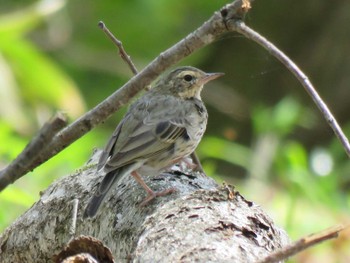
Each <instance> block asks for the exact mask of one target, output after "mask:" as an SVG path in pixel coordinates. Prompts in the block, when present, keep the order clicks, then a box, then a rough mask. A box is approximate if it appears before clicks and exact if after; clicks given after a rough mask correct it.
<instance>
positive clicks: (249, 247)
mask: <svg viewBox="0 0 350 263" xmlns="http://www.w3.org/2000/svg"><path fill="white" fill-rule="evenodd" d="M99 155H100V151H96V152H95V153H94V154H93V156H92V158H91V159H90V160H89V162H88V163H87V164H86V166H85V167H83V168H82V169H80V170H78V171H77V172H76V173H74V174H72V175H70V176H67V177H65V178H62V179H60V180H58V181H56V182H54V183H53V184H52V185H51V186H50V187H49V188H48V189H47V190H46V191H45V192H44V193H43V194H42V195H41V197H40V200H39V201H38V202H36V203H35V204H34V205H33V206H32V207H31V208H30V209H29V210H28V211H27V212H25V213H24V214H23V215H22V216H20V217H19V218H18V219H17V220H16V221H15V222H14V223H13V224H12V225H11V226H10V227H8V228H7V229H6V230H5V231H4V233H3V234H2V235H1V236H0V262H3V263H7V262H50V261H53V260H54V256H56V257H55V261H56V262H62V259H63V258H62V254H61V255H60V256H58V255H59V253H60V252H61V251H62V250H63V249H64V247H65V246H66V245H67V244H68V243H69V241H70V240H72V239H74V238H75V237H79V236H82V235H83V236H91V237H95V238H97V239H99V240H101V241H102V243H103V244H104V246H106V247H107V248H109V249H110V251H111V253H112V255H113V257H114V260H115V262H195V261H197V262H226V261H230V262H254V261H257V260H258V259H261V258H263V257H265V256H267V255H268V254H270V253H271V252H272V251H274V250H276V249H278V248H281V247H283V246H285V245H287V244H288V243H289V239H288V236H287V235H286V233H285V232H284V231H283V230H282V229H280V228H278V227H277V226H275V225H274V223H273V221H272V220H271V219H270V218H269V216H268V215H266V213H265V212H264V211H263V210H262V209H261V208H260V207H259V206H258V205H256V204H254V203H253V202H251V201H247V200H246V199H245V198H244V197H243V196H241V195H240V194H239V193H238V192H237V191H235V190H233V188H232V187H231V186H227V185H223V186H218V185H217V184H216V183H215V182H214V181H213V180H212V179H211V178H209V177H207V176H206V175H204V174H201V173H199V172H191V171H189V170H187V171H186V168H185V167H181V165H180V166H175V167H173V168H172V169H171V171H169V172H165V173H163V174H161V175H160V176H158V177H154V178H145V181H146V183H148V184H149V185H150V186H151V187H152V189H154V190H160V189H165V188H168V187H175V188H176V189H177V192H176V193H174V194H171V195H169V196H166V197H160V198H157V199H156V200H155V201H154V202H153V203H151V204H150V205H148V206H146V207H140V206H139V203H140V202H141V201H142V200H143V198H144V197H145V193H144V190H143V189H142V188H141V187H140V186H139V185H138V184H137V183H136V182H135V181H134V179H133V178H132V177H131V176H126V177H124V178H122V179H121V180H120V182H119V184H118V186H117V187H115V189H113V191H111V193H110V194H109V195H108V196H107V197H106V199H105V201H104V203H103V204H102V206H101V208H100V210H99V212H98V214H97V216H96V217H95V218H92V219H85V220H83V219H82V215H83V212H84V209H85V206H86V204H87V202H88V201H89V199H90V197H91V196H92V194H93V192H94V191H95V189H96V186H97V184H98V182H100V181H101V179H102V177H103V176H104V174H102V173H101V174H100V173H96V163H97V160H98V157H99ZM76 199H78V200H79V204H78V213H77V217H76V228H75V233H74V234H71V233H70V232H71V231H70V229H71V224H72V222H73V221H74V220H73V219H74V216H72V215H74V212H73V210H74V209H73V208H74V200H76ZM86 247H89V245H85V246H80V247H79V248H75V249H74V253H76V254H79V253H90V254H91V255H92V256H93V257H95V258H96V259H97V260H98V261H99V262H106V261H103V260H101V258H103V257H101V256H99V255H97V254H98V253H97V252H96V251H95V252H92V250H89V249H88V248H86ZM104 251H105V250H104ZM70 253H71V254H72V252H70ZM74 253H73V254H74ZM96 253H97V254H96ZM99 253H104V252H99ZM84 255H85V254H84ZM86 262H87V261H86ZM89 262H90V261H89ZM91 262H92V261H91Z"/></svg>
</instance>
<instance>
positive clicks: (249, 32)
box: [228, 20, 350, 157]
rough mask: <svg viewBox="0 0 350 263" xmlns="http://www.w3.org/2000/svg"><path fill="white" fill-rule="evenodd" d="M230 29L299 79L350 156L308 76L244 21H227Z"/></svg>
mask: <svg viewBox="0 0 350 263" xmlns="http://www.w3.org/2000/svg"><path fill="white" fill-rule="evenodd" d="M228 26H229V29H230V30H236V31H237V32H239V33H241V34H242V35H244V36H245V37H247V38H249V39H251V40H253V41H254V42H256V43H258V44H259V45H261V46H262V47H263V48H265V49H266V50H267V51H269V52H270V54H271V55H273V56H274V57H275V58H277V59H278V60H279V61H280V62H281V63H282V64H283V65H285V66H286V67H287V68H288V69H289V71H290V72H291V73H293V75H294V76H295V77H296V78H297V79H298V80H299V82H300V83H301V84H302V85H303V87H304V88H305V90H306V91H307V93H308V94H309V95H310V96H311V98H312V100H313V101H314V103H315V104H316V106H317V107H318V109H319V110H320V111H321V113H322V115H323V116H324V118H325V119H326V121H327V122H328V124H329V125H330V127H331V128H332V129H333V131H334V133H335V135H336V136H337V137H338V139H339V141H340V143H341V144H342V145H343V148H344V150H345V152H346V153H347V155H348V157H350V144H349V140H348V139H347V137H346V136H345V134H344V132H343V131H342V129H341V127H340V126H339V124H338V122H337V120H336V119H335V118H334V116H333V114H332V113H331V111H330V110H329V108H328V107H327V105H326V103H324V101H323V100H322V98H321V97H320V95H319V94H318V93H317V91H316V90H315V88H314V86H313V85H312V83H311V81H310V80H309V79H308V77H307V76H306V75H305V74H304V73H303V72H302V71H301V70H300V69H299V67H298V66H297V65H296V64H295V63H294V62H293V61H292V60H291V59H290V58H289V57H287V56H286V55H285V54H284V53H283V52H282V51H281V50H279V49H278V48H277V47H276V46H275V45H274V44H272V43H271V42H270V41H268V40H267V39H266V38H264V37H263V36H261V35H260V34H259V33H257V32H255V31H254V30H253V29H251V28H250V27H248V26H247V25H245V24H244V22H242V21H239V20H236V21H234V20H232V21H230V23H228Z"/></svg>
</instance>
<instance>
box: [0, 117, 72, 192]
mask: <svg viewBox="0 0 350 263" xmlns="http://www.w3.org/2000/svg"><path fill="white" fill-rule="evenodd" d="M66 125H67V120H66V117H65V116H64V115H63V114H62V113H60V112H59V113H57V114H56V115H55V116H54V117H53V118H52V119H51V120H50V121H48V122H46V123H45V124H44V126H43V127H42V128H41V129H40V131H39V133H38V134H37V135H36V136H35V137H34V138H33V139H32V141H31V142H30V143H28V145H27V146H26V148H25V149H24V150H23V151H22V152H21V153H20V154H19V155H18V156H17V158H16V159H15V160H14V161H13V162H12V163H10V164H9V165H8V166H7V167H6V168H4V169H3V170H2V171H0V190H2V189H4V188H5V187H6V186H7V185H9V184H11V183H13V182H14V181H16V180H17V179H18V178H20V177H21V176H22V175H23V174H24V173H26V172H27V171H28V169H30V168H29V167H30V166H31V164H32V163H33V160H35V158H36V157H37V156H38V154H40V152H42V151H43V150H44V149H45V148H46V147H47V145H48V144H49V143H50V141H51V139H52V138H53V137H54V136H55V135H56V134H57V132H59V131H60V130H61V129H62V128H63V127H64V126H66Z"/></svg>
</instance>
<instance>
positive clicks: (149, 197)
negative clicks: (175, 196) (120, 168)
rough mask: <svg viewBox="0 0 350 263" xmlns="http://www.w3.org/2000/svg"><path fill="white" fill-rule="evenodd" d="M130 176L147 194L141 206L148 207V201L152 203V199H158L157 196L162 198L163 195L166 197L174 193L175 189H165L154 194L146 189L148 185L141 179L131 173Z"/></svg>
mask: <svg viewBox="0 0 350 263" xmlns="http://www.w3.org/2000/svg"><path fill="white" fill-rule="evenodd" d="M131 175H132V176H133V177H134V178H135V180H136V181H137V182H138V183H139V184H140V185H141V186H142V187H143V189H145V190H146V192H147V196H146V198H145V200H143V202H142V203H141V206H146V205H148V203H149V202H150V201H152V200H153V199H154V198H156V197H158V196H164V195H168V194H171V193H174V192H176V189H175V188H169V189H166V190H164V191H160V192H155V191H153V190H152V189H151V188H149V187H148V185H147V184H146V183H145V181H144V180H143V179H142V177H141V176H140V175H139V174H138V173H137V172H136V171H133V172H131Z"/></svg>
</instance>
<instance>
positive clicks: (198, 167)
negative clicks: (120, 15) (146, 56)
mask: <svg viewBox="0 0 350 263" xmlns="http://www.w3.org/2000/svg"><path fill="white" fill-rule="evenodd" d="M98 26H99V27H100V28H101V29H102V30H103V32H105V33H106V35H107V36H108V37H109V38H110V39H111V40H112V42H113V43H114V44H115V45H116V47H117V48H118V50H119V54H120V57H121V58H122V59H123V60H124V61H125V62H126V63H127V64H128V66H129V68H130V70H131V71H132V73H134V75H137V74H138V70H137V68H136V67H135V64H134V63H133V62H132V59H131V57H130V56H129V54H128V53H127V52H126V51H125V49H124V47H123V44H122V42H121V41H120V40H119V39H117V38H116V37H115V36H114V35H113V33H112V32H111V31H110V30H109V29H108V27H107V26H106V25H105V23H104V22H103V21H100V22H99V23H98ZM149 88H150V87H149ZM149 88H147V89H149ZM191 158H192V161H193V162H194V163H195V164H196V167H195V169H196V170H197V171H199V172H201V173H204V170H203V167H202V164H201V162H200V160H199V158H198V156H197V154H196V152H193V153H192V154H191Z"/></svg>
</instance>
